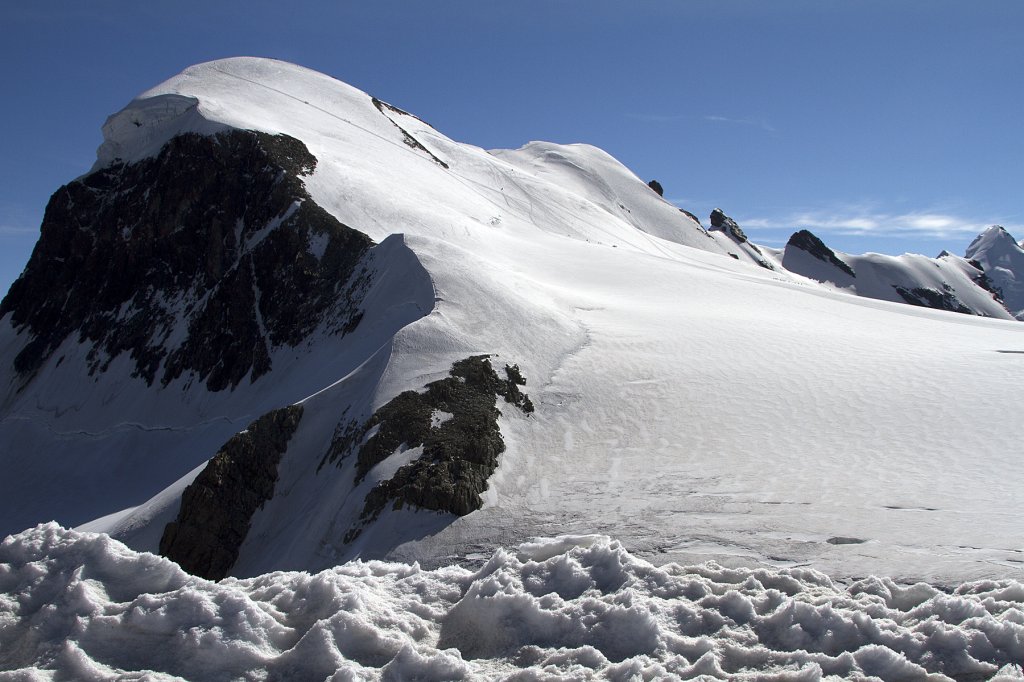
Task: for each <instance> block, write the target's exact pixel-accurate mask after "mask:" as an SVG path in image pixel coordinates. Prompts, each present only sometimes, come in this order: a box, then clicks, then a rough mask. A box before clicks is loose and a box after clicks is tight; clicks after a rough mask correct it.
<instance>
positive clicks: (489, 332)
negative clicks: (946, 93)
mask: <svg viewBox="0 0 1024 682" xmlns="http://www.w3.org/2000/svg"><path fill="white" fill-rule="evenodd" d="M103 131H104V142H103V145H102V146H101V147H100V149H99V152H98V158H97V162H96V165H95V167H94V168H93V170H92V172H90V173H89V174H87V175H86V176H83V177H82V178H79V179H77V180H74V181H72V182H70V183H68V184H67V185H66V186H64V187H62V188H60V189H59V190H58V191H57V192H56V193H55V194H54V196H53V198H52V199H51V201H50V204H49V206H48V207H47V211H46V215H45V217H44V221H43V226H42V234H41V238H40V241H39V244H38V245H37V247H36V249H35V251H34V252H33V254H32V258H31V260H30V262H29V264H28V266H27V267H26V270H25V272H24V274H23V275H22V277H21V278H20V279H19V280H18V281H17V282H16V283H15V284H14V285H13V286H12V288H11V290H10V292H9V293H8V295H7V297H6V298H5V299H4V301H3V303H2V304H0V358H2V360H3V363H2V365H0V390H3V397H2V403H0V437H2V439H0V442H3V443H4V448H3V450H2V452H0V465H2V467H3V469H4V472H5V475H4V476H3V477H0V505H2V506H0V521H2V523H3V524H4V525H3V528H2V530H3V531H4V532H14V531H18V530H21V529H22V528H25V527H27V526H30V525H33V524H36V523H38V522H41V521H46V520H49V519H51V518H56V519H57V520H58V521H60V522H61V523H63V524H66V525H78V526H79V527H80V529H84V530H94V531H103V532H105V533H108V534H110V535H111V536H113V537H115V538H117V539H118V540H121V541H123V542H124V543H126V544H127V545H128V546H129V547H131V548H133V549H136V550H145V551H153V552H157V551H160V552H162V553H164V554H165V555H166V556H168V557H171V558H173V559H174V560H175V561H177V562H178V563H179V564H180V565H182V566H184V567H186V568H187V569H188V570H190V571H192V572H194V573H197V574H202V575H205V576H208V577H211V578H219V577H222V576H225V575H234V576H251V575H257V574H261V573H265V572H267V571H272V570H277V569H307V570H315V569H320V568H324V567H329V566H334V565H336V564H338V563H340V562H343V561H346V560H348V559H352V558H357V557H358V558H378V557H386V558H399V559H408V560H417V561H420V562H421V563H422V564H423V565H424V566H438V565H441V564H447V563H451V562H453V561H466V562H472V561H475V560H476V559H477V558H479V557H481V556H487V555H489V554H490V553H491V552H492V551H493V550H494V549H495V547H496V546H498V545H510V544H516V543H521V542H526V541H527V540H528V539H529V538H530V537H533V536H538V535H548V536H549V535H556V534H560V533H574V534H581V533H582V534H589V533H605V534H611V535H614V536H616V537H618V538H619V539H621V540H622V541H623V542H624V543H625V544H626V545H627V546H628V547H629V549H630V551H631V552H634V553H636V554H637V555H639V556H646V557H657V559H658V561H667V560H680V561H703V560H706V559H710V558H714V559H716V560H718V561H721V562H723V563H725V564H728V565H737V564H741V563H742V564H751V563H756V564H761V565H770V566H776V567H777V566H797V565H799V566H803V565H808V564H810V565H813V566H815V567H818V568H823V569H826V570H830V571H833V572H836V573H839V574H842V575H863V574H866V573H868V572H883V573H888V574H898V575H902V576H907V577H915V578H918V577H919V578H932V579H946V578H949V579H966V578H972V577H986V576H991V575H993V574H996V573H998V572H999V571H1001V570H1002V569H1001V568H998V567H1001V566H1002V565H1003V564H1001V563H999V562H1002V561H1013V560H1016V559H1015V558H1014V556H1011V555H1010V554H1009V550H1007V549H1006V548H1007V547H1012V546H1014V545H1013V543H1014V542H1015V541H1016V539H1017V537H1018V534H1019V528H1020V523H1019V522H1020V518H1019V515H1017V514H1015V513H1012V512H1008V511H1007V510H1008V509H1010V510H1012V509H1014V508H1016V507H1015V505H1014V500H1016V495H1017V491H1019V490H1020V488H1021V485H1022V484H1024V474H1021V473H1020V471H1021V469H1020V467H1018V466H1017V465H1016V464H1017V463H1016V455H1015V453H1016V452H1017V435H1016V433H1015V432H1014V431H1013V430H1012V429H1006V428H1005V427H1004V425H1005V424H1013V423H1016V422H1017V421H1018V420H1019V416H1020V415H1019V414H1018V411H1019V408H1018V405H1019V404H1020V401H1017V400H1012V399H1007V400H998V401H993V400H992V396H994V395H999V396H1013V395H1016V391H1017V390H1018V388H1019V386H1020V385H1021V383H1022V382H1021V380H1022V379H1024V366H1022V365H1021V364H1020V363H1019V362H1016V361H1015V360H1014V357H1015V355H1014V353H1018V352H1020V351H1021V350H1022V349H1021V348H1020V347H1019V345H1020V334H1021V329H1022V328H1021V327H1019V326H1018V325H1017V324H1016V323H1014V322H1012V321H1010V320H1009V317H1010V315H1009V314H1008V313H1007V312H1006V310H1005V309H1003V307H1002V306H1001V305H1000V304H999V303H998V301H996V300H995V298H994V297H993V292H992V291H989V290H987V289H986V288H985V287H984V286H982V284H981V283H980V282H981V275H982V274H984V273H988V272H992V270H990V265H989V264H990V262H991V263H996V261H998V260H999V257H1000V256H998V255H997V254H998V253H1001V252H998V251H997V250H996V249H994V248H990V249H987V250H984V249H982V250H979V253H981V251H984V253H982V254H981V256H979V257H978V259H977V262H976V263H973V264H972V263H971V262H968V261H967V260H964V259H956V258H955V257H948V258H940V259H928V258H924V257H923V256H921V257H916V256H915V257H901V258H898V259H890V258H888V257H881V256H877V255H871V254H869V255H867V256H862V257H857V256H849V255H847V254H841V253H838V252H833V251H831V250H829V249H827V247H825V246H824V244H823V243H821V242H820V240H817V238H814V237H813V235H810V234H809V233H806V234H804V233H799V236H796V237H794V239H792V240H791V241H790V243H789V244H788V245H787V246H786V248H785V250H772V249H767V248H764V247H758V246H756V245H754V244H752V243H750V241H749V240H748V239H747V238H746V235H745V234H744V233H743V231H742V229H741V228H740V226H739V225H738V224H737V222H736V221H734V220H732V219H731V218H729V217H728V216H726V215H725V213H724V212H722V211H720V210H719V211H716V213H715V214H714V215H713V216H712V217H711V221H710V222H711V225H712V229H710V230H705V229H704V228H703V227H702V226H701V225H700V223H699V222H697V221H696V220H694V219H692V218H691V217H689V216H688V214H686V213H685V212H683V211H680V210H679V209H678V208H677V207H675V206H672V205H671V204H669V203H668V202H666V201H665V200H664V199H663V198H662V197H661V196H659V194H658V193H657V192H655V191H652V190H651V187H649V186H648V184H647V183H645V182H644V181H643V180H641V179H639V178H638V177H637V176H636V175H634V174H633V173H632V172H631V171H629V170H628V169H627V168H625V167H624V166H623V165H622V164H620V163H619V162H618V161H616V160H615V159H614V158H612V157H611V156H610V155H608V154H607V153H605V152H603V151H601V150H600V149H597V148H595V147H592V146H589V145H582V144H572V145H562V144H555V143H549V142H530V143H529V144H527V145H525V146H523V147H522V148H520V149H516V150H492V151H485V150H482V149H479V148H477V147H473V146H471V145H467V144H462V143H459V142H455V141H453V140H451V139H449V138H448V137H446V136H444V135H443V134H442V133H440V132H438V131H437V130H435V129H434V128H433V127H431V126H430V125H429V124H427V123H426V122H424V121H422V120H421V119H419V118H417V117H416V116H415V115H413V114H410V113H408V112H406V111H404V110H402V109H400V108H398V107H396V106H393V105H391V104H388V103H386V102H383V101H381V100H379V99H376V98H374V97H372V96H370V95H368V94H366V93H363V92H361V91H359V90H356V89H355V88H352V87H350V86H348V85H345V84H343V83H340V82H338V81H336V80H334V79H331V78H329V77H327V76H324V75H322V74H319V73H316V72H313V71H310V70H308V69H304V68H301V67H297V66H294V65H290V64H285V63H282V62H277V61H273V60H266V59H254V58H238V59H228V60H221V61H216V62H210V63H207V64H200V65H198V66H194V67H191V68H189V69H187V70H186V71H184V72H183V73H182V74H179V75H178V76H175V77H174V78H172V79H170V80H168V81H166V82H165V83H163V84H161V85H159V86H157V87H156V88H154V89H152V90H150V91H148V92H146V93H143V94H142V95H140V96H139V97H138V98H137V99H136V100H134V101H132V102H131V103H130V104H129V105H128V106H127V107H125V108H124V109H123V110H122V111H120V112H118V113H117V114H114V115H113V116H111V117H110V119H108V121H107V123H106V124H105V125H104V128H103ZM986 254H988V255H986ZM982 256H984V257H985V258H988V260H984V261H983V260H982ZM844 266H845V267H844ZM991 267H995V266H994V265H993V266H991ZM999 267H1002V266H999ZM1014 267H1015V266H1014ZM850 293H857V294H859V295H860V296H851V295H849V294H850ZM1004 295H1005V291H1004ZM876 299H879V300H876ZM906 302H911V303H915V304H916V305H914V306H909V305H905V303H906ZM935 308H938V309H935ZM949 310H952V311H959V312H967V313H972V314H973V315H972V316H967V315H952V314H950V313H949V312H947V311H949ZM981 316H988V317H991V318H1003V319H982V317H981ZM979 433H981V434H983V437H979ZM934 472H942V473H941V475H937V474H935V473H934ZM978 514H984V515H985V518H986V519H987V522H986V524H984V529H983V531H982V530H979V525H978V524H977V523H976V521H975V519H976V518H977V515H978ZM39 532H40V533H43V532H44V531H39ZM46 532H49V531H46ZM967 546H969V547H971V548H972V549H971V550H970V551H967V550H964V549H963V548H964V547H967Z"/></svg>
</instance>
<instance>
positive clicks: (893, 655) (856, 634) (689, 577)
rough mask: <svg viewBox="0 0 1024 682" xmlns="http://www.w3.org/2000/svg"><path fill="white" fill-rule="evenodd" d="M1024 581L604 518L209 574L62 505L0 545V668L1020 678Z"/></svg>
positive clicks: (49, 675)
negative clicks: (960, 576)
mask: <svg viewBox="0 0 1024 682" xmlns="http://www.w3.org/2000/svg"><path fill="white" fill-rule="evenodd" d="M1022 660H1024V585H1022V584H1021V583H1019V582H1016V581H1009V580H1003V581H981V582H974V583H965V584H962V585H959V586H958V587H956V588H955V589H953V590H950V591H948V592H943V591H939V590H936V589H935V588H933V587H930V586H928V585H925V584H916V585H909V586H900V585H896V584H895V583H893V582H892V581H890V580H888V579H879V578H867V579H863V580H860V581H856V582H853V583H851V584H848V585H839V584H835V583H833V582H832V581H831V580H830V579H829V578H827V577H826V576H824V575H823V574H821V573H819V572H817V571H813V570H810V569H782V570H768V569H758V570H749V569H727V568H722V567H720V566H718V565H715V564H710V563H709V564H705V565H701V566H691V567H683V566H679V565H676V564H669V565H666V566H662V567H655V566H653V565H651V564H649V563H647V562H646V561H643V560H641V559H638V558H636V557H634V556H632V555H630V554H629V553H628V552H626V551H625V549H623V547H622V546H621V545H620V544H619V543H618V542H615V541H613V540H610V539H609V538H607V537H603V536H562V537H558V538H553V539H548V540H534V541H531V542H528V543H524V544H522V545H520V546H519V547H518V548H516V549H499V550H497V551H496V552H495V553H494V554H493V555H492V556H491V558H490V559H489V560H488V561H486V562H485V563H484V564H483V565H482V566H480V567H479V568H476V569H469V568H463V567H455V566H453V567H447V568H442V569H437V570H433V571H428V570H423V569H421V568H419V567H418V566H417V565H408V564H398V563H385V562H379V561H369V562H361V561H357V562H352V563H348V564H344V565H341V566H337V567H334V568H331V569H328V570H325V571H322V572H320V573H315V574H310V573H301V572H276V573H268V574H266V575H262V576H259V577H257V578H252V579H245V580H240V579H234V578H228V579H226V580H223V581H221V582H220V583H212V582H208V581H205V580H202V579H199V578H196V577H193V576H189V575H188V574H186V573H184V572H183V571H181V570H180V569H179V568H178V567H177V566H176V565H175V564H173V563H172V562H170V561H167V560H165V559H162V558H160V557H156V556H154V555H151V554H145V553H136V552H133V551H131V550H129V549H128V548H127V547H125V546H124V545H122V544H120V543H118V542H117V541H115V540H112V539H110V538H109V537H108V536H105V535H102V534H93V533H80V532H75V531H69V530H65V529H62V528H60V527H59V526H57V525H56V524H47V525H41V526H37V527H36V528H34V529H30V530H27V531H24V532H23V533H20V534H18V535H15V536H10V537H8V538H7V539H5V540H4V542H3V543H2V545H0V669H3V670H5V671H6V672H0V679H7V680H32V679H62V678H75V679H96V680H103V679H159V680H174V679H188V680H227V679H239V678H245V679H330V680H364V679H367V680H375V679H381V680H399V679H431V680H441V679H517V680H546V679H592V678H598V677H600V678H602V679H614V680H627V679H663V678H665V677H673V678H680V679H693V678H698V677H701V676H704V678H703V679H710V678H723V677H729V678H730V679H759V680H764V679H775V680H814V679H822V678H828V677H836V678H838V677H844V678H849V677H857V678H860V679H882V680H895V679H924V678H925V677H926V676H928V675H931V677H928V679H933V680H943V679H950V678H951V677H953V678H958V679H963V678H965V677H970V678H971V679H1002V680H1011V679H1024V675H1022V674H1021V671H1020V668H1019V667H1014V665H1013V663H1015V662H1016V663H1019V662H1020V661H1022Z"/></svg>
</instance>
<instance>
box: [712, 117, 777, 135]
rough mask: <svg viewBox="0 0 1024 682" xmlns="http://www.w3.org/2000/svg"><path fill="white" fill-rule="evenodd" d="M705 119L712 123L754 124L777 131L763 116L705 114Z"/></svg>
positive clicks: (764, 129) (757, 126)
mask: <svg viewBox="0 0 1024 682" xmlns="http://www.w3.org/2000/svg"><path fill="white" fill-rule="evenodd" d="M704 120H705V121H711V122H712V123H730V124H734V125H742V126H752V127H754V128H760V129H761V130H763V131H765V132H768V133H774V132H776V129H775V126H773V125H772V124H771V123H769V122H768V119H766V118H761V117H751V118H732V117H729V116H717V115H712V116H705V117H704Z"/></svg>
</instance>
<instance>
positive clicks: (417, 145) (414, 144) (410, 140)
mask: <svg viewBox="0 0 1024 682" xmlns="http://www.w3.org/2000/svg"><path fill="white" fill-rule="evenodd" d="M371 101H372V102H373V106H375V107H377V111H379V112H380V113H382V114H384V117H385V118H386V119H388V120H389V121H391V125H393V126H395V127H396V128H398V129H399V130H400V131H401V132H402V141H403V142H405V144H406V145H408V146H409V147H411V148H412V149H417V150H419V151H421V152H423V153H424V154H426V155H427V156H428V157H430V160H431V161H433V162H434V163H436V164H437V165H438V166H441V168H444V169H447V168H448V164H447V163H445V162H444V161H442V160H441V159H439V158H437V155H436V154H434V152H432V151H430V150H429V149H427V148H426V147H424V146H423V143H422V142H420V141H419V140H417V139H416V138H415V137H413V135H412V134H411V133H410V132H409V131H408V130H406V129H405V128H403V127H402V126H400V125H399V124H398V122H397V121H395V119H393V118H391V116H389V115H388V112H389V111H390V112H393V113H395V114H399V115H401V116H409V117H410V118H415V119H416V120H417V121H419V122H420V123H424V124H426V125H430V124H429V123H426V121H424V120H423V119H421V118H419V117H418V116H413V115H412V114H410V113H409V112H408V111H403V110H402V109H399V108H398V107H396V106H393V105H391V104H388V103H387V102H382V101H381V100H379V99H377V98H376V97H372V98H371Z"/></svg>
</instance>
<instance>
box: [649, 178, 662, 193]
mask: <svg viewBox="0 0 1024 682" xmlns="http://www.w3.org/2000/svg"><path fill="white" fill-rule="evenodd" d="M647 186H648V187H650V188H651V189H653V190H654V191H655V192H657V193H658V196H659V197H663V196H665V189H664V188H663V187H662V186H661V183H660V182H658V181H657V180H651V181H650V182H648V183H647Z"/></svg>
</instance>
